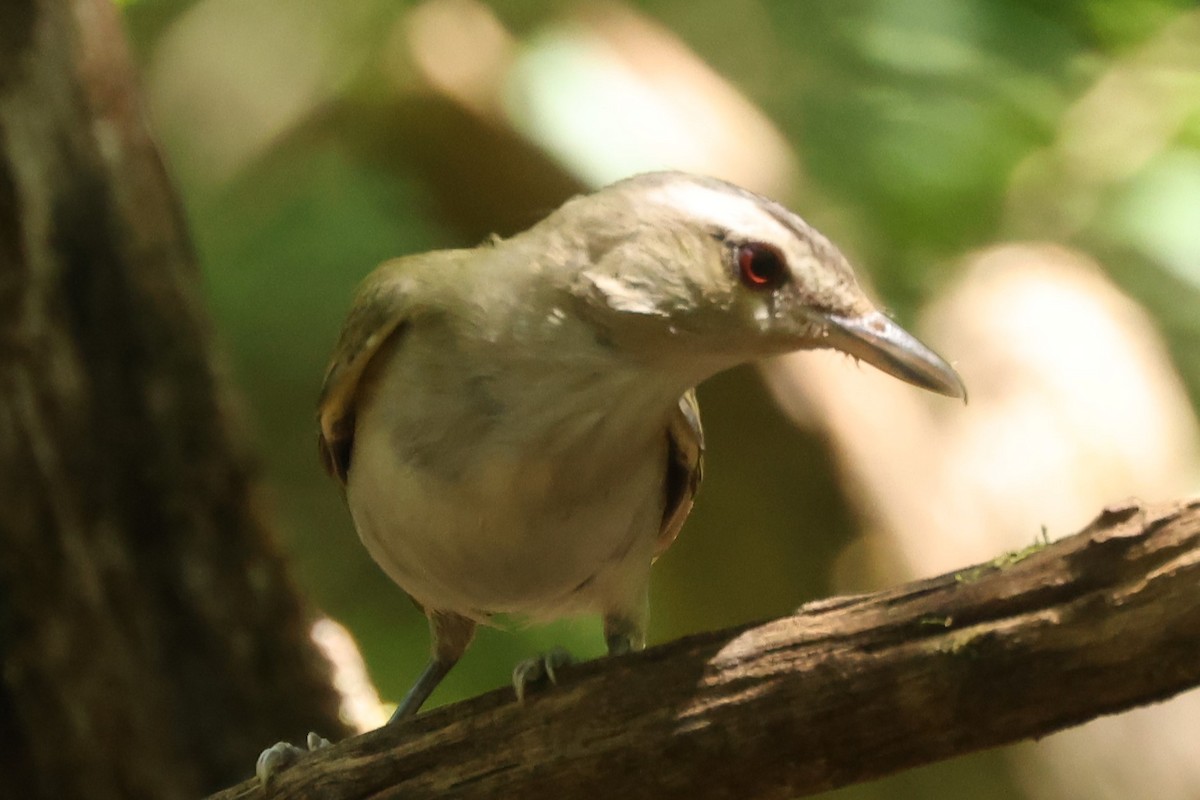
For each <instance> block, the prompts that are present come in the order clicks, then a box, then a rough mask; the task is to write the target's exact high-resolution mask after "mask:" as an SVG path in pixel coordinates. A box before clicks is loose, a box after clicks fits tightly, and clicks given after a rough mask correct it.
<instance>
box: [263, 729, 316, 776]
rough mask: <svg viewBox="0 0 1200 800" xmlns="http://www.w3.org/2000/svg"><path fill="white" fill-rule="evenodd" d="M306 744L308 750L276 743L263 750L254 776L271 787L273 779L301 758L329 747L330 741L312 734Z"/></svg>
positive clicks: (286, 743) (289, 744)
mask: <svg viewBox="0 0 1200 800" xmlns="http://www.w3.org/2000/svg"><path fill="white" fill-rule="evenodd" d="M305 744H307V745H308V749H307V750H304V749H303V748H300V747H296V745H294V744H292V743H290V742H276V743H275V744H273V745H271V746H270V747H268V748H267V749H266V750H263V751H262V753H261V754H259V756H258V763H257V764H255V765H254V774H255V775H257V776H258V781H259V783H261V784H262V785H263V786H268V785H270V783H271V779H272V778H274V777H275V776H276V775H278V774H279V773H280V772H283V771H284V770H285V769H287V768H288V767H290V766H291V765H292V764H295V763H296V761H297V760H299V758H300V757H301V756H303V755H306V754H307V753H311V752H313V751H314V750H320V749H321V748H322V747H329V740H328V739H326V738H325V737H324V736H319V735H317V734H315V733H311V732H310V733H309V734H308V738H307V740H306V741H305Z"/></svg>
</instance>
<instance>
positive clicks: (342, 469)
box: [317, 259, 412, 486]
mask: <svg viewBox="0 0 1200 800" xmlns="http://www.w3.org/2000/svg"><path fill="white" fill-rule="evenodd" d="M404 262H405V259H398V260H396V261H389V262H387V263H385V264H383V265H382V266H380V267H379V268H378V269H376V270H375V271H374V272H372V273H371V274H370V275H369V276H368V277H367V279H366V280H365V281H363V283H362V285H361V286H360V287H359V290H358V293H357V296H356V297H355V301H354V305H353V307H352V308H351V311H350V314H349V315H348V316H347V318H346V322H345V324H344V325H343V326H342V333H341V336H340V337H339V338H338V343H337V346H336V347H335V348H334V352H333V358H332V359H331V361H330V363H329V368H328V369H327V370H326V372H325V382H324V385H323V386H322V388H321V397H320V400H319V401H318V402H317V422H318V425H319V426H320V431H319V433H318V440H317V444H318V447H319V449H320V452H321V461H322V463H323V464H324V466H325V470H326V471H327V472H328V473H329V474H330V475H332V476H333V477H335V478H337V480H338V481H339V482H340V483H341V484H342V485H343V486H345V484H346V477H347V475H348V474H349V472H350V459H351V454H352V451H353V449H354V421H355V412H356V406H357V403H358V400H359V398H360V397H361V396H362V390H363V389H364V383H365V382H366V381H364V376H366V375H368V367H370V366H371V365H372V363H374V362H375V359H376V357H377V356H378V355H379V354H380V353H381V352H383V351H385V350H387V351H391V350H392V347H393V346H394V345H395V344H396V343H397V342H398V339H399V337H400V336H401V335H402V332H403V330H404V327H405V324H406V321H407V320H408V318H409V316H410V314H411V313H412V303H411V300H410V298H411V296H412V292H411V290H409V289H408V286H409V283H410V279H409V277H408V276H407V275H406V274H405V273H406V270H405V263H404Z"/></svg>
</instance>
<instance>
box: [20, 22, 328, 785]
mask: <svg viewBox="0 0 1200 800" xmlns="http://www.w3.org/2000/svg"><path fill="white" fill-rule="evenodd" d="M198 287H199V279H198V275H197V270H196V265H195V261H194V257H193V255H192V252H191V250H190V248H189V244H188V241H187V238H186V235H185V232H184V226H183V222H182V215H181V212H180V208H179V205H178V202H177V200H176V198H175V197H174V195H173V193H172V189H171V186H170V183H169V181H168V180H167V177H166V174H165V171H164V169H163V167H162V164H161V162H160V160H159V158H158V155H157V153H156V151H155V147H154V145H153V142H152V141H151V139H150V136H149V134H148V133H147V131H146V129H145V127H144V124H143V120H142V117H141V109H140V107H139V105H138V100H137V94H136V86H135V81H134V78H133V75H132V72H131V68H130V64H129V59H128V55H127V52H126V47H125V43H124V40H123V36H122V31H121V29H120V24H119V20H118V18H117V14H116V9H115V7H114V5H113V4H112V3H111V2H110V0H75V2H63V0H5V2H4V3H0V475H2V479H0V667H2V669H0V743H2V746H0V796H3V797H21V798H55V800H63V799H64V798H67V799H69V798H77V797H78V798H83V797H87V798H91V799H101V800H102V799H103V798H137V797H147V798H149V797H153V798H188V797H196V796H198V795H200V794H202V793H203V792H205V791H212V790H214V789H215V788H217V787H219V786H223V785H228V784H229V783H230V782H231V781H233V780H237V779H239V778H241V777H243V776H245V774H246V773H247V771H248V769H249V767H250V765H249V764H248V763H247V753H253V751H254V749H255V748H256V747H258V746H260V745H261V743H262V742H263V741H267V740H269V739H270V738H273V737H277V736H278V735H279V732H280V731H281V730H288V731H292V732H294V733H295V734H297V735H298V734H300V733H302V732H303V731H304V730H306V729H307V728H308V727H310V726H313V725H317V726H333V727H334V728H336V727H337V725H338V723H337V716H336V698H335V696H334V694H333V692H332V690H331V689H330V688H329V683H328V680H327V677H326V672H327V667H326V666H325V665H324V664H323V662H322V661H321V660H320V658H319V657H318V656H317V654H316V652H315V650H314V648H313V647H312V645H311V644H310V643H309V642H308V640H307V635H306V624H305V619H304V614H303V609H302V608H301V606H300V604H299V602H298V601H297V600H296V599H295V598H296V594H295V593H294V591H293V590H292V588H291V586H290V585H289V583H288V580H287V578H286V576H285V573H284V570H283V567H282V564H281V560H280V558H279V555H278V553H277V550H276V548H275V546H274V545H273V544H272V542H271V541H270V536H269V531H268V525H267V520H266V515H265V514H264V512H263V508H262V503H261V492H260V491H259V489H258V488H257V486H256V477H255V474H254V467H253V464H252V462H251V461H250V459H249V458H248V455H247V451H246V450H245V449H244V448H243V447H242V446H241V444H240V441H239V439H240V437H239V435H238V432H237V431H236V430H234V427H235V426H233V425H232V424H231V409H230V407H229V403H228V395H227V392H226V389H225V387H224V385H223V380H222V376H221V375H220V374H219V372H218V371H217V370H216V369H215V367H214V361H213V357H212V354H211V351H210V345H209V339H210V334H209V328H208V322H207V320H206V318H205V315H204V312H203V309H202V306H201V303H200V293H199V288H198Z"/></svg>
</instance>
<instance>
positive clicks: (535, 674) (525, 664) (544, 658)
mask: <svg viewBox="0 0 1200 800" xmlns="http://www.w3.org/2000/svg"><path fill="white" fill-rule="evenodd" d="M574 661H575V659H574V658H572V657H571V654H570V653H568V652H567V651H566V650H564V649H563V648H561V647H555V648H554V649H553V650H550V651H548V652H545V653H542V654H540V655H537V656H534V657H533V658H528V659H525V660H524V661H522V662H520V663H519V664H517V665H516V666H515V667H513V674H512V682H513V689H515V690H516V693H517V702H518V703H522V702H524V701H525V690H526V688H527V687H528V686H529V685H530V684H535V683H540V682H541V681H543V680H548V681H550V683H553V684H557V683H558V674H557V672H556V671H557V670H558V669H559V668H561V667H565V666H567V665H568V664H572V663H574Z"/></svg>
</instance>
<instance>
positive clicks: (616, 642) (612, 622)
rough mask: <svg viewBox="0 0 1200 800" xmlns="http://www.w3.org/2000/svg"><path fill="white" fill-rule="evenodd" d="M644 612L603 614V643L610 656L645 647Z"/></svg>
mask: <svg viewBox="0 0 1200 800" xmlns="http://www.w3.org/2000/svg"><path fill="white" fill-rule="evenodd" d="M645 616H646V615H645V614H644V613H643V614H637V615H627V614H605V615H604V643H605V644H606V645H608V654H609V655H610V656H619V655H624V654H625V653H632V652H633V651H634V650H644V649H646V620H645Z"/></svg>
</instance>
